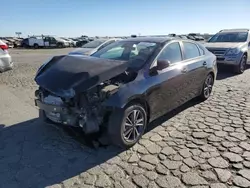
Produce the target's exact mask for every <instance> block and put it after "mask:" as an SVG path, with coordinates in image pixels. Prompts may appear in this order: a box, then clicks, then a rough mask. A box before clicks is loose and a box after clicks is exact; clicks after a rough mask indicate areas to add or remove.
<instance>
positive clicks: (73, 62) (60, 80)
mask: <svg viewBox="0 0 250 188" xmlns="http://www.w3.org/2000/svg"><path fill="white" fill-rule="evenodd" d="M127 67H128V63H127V62H125V61H116V60H109V59H101V58H95V57H90V56H74V55H72V56H71V55H68V56H55V57H53V58H52V59H51V60H50V61H49V62H48V63H46V64H44V65H43V66H42V67H41V68H40V69H39V70H38V72H37V75H36V77H35V81H36V83H37V84H38V85H39V86H40V87H42V88H44V89H46V90H48V91H50V92H51V93H53V94H55V95H57V96H60V97H64V98H72V97H74V95H75V94H77V93H81V92H84V91H86V90H88V89H90V88H92V87H94V86H96V85H98V84H100V83H101V82H104V81H106V80H108V79H111V78H113V77H115V76H117V75H119V74H121V73H123V72H124V71H126V69H127Z"/></svg>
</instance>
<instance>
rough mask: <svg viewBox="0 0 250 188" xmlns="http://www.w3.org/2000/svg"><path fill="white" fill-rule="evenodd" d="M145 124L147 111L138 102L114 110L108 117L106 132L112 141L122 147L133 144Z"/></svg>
mask: <svg viewBox="0 0 250 188" xmlns="http://www.w3.org/2000/svg"><path fill="white" fill-rule="evenodd" d="M146 126H147V113H146V111H145V109H144V107H143V106H142V105H140V104H132V105H129V106H128V107H126V108H125V109H121V110H120V111H115V112H113V114H112V115H111V117H110V119H109V128H108V133H109V136H110V138H111V140H112V143H113V144H115V145H118V146H120V147H122V148H129V147H131V146H133V145H134V144H135V143H137V142H138V140H139V139H140V138H141V137H142V135H143V133H144V131H145V128H146Z"/></svg>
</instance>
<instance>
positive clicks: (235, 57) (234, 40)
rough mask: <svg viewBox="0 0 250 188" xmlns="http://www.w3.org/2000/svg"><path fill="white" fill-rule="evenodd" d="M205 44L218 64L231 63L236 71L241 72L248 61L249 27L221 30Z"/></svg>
mask: <svg viewBox="0 0 250 188" xmlns="http://www.w3.org/2000/svg"><path fill="white" fill-rule="evenodd" d="M205 46H206V48H207V49H208V50H209V51H210V52H212V53H213V54H215V55H216V57H217V63H218V65H219V64H226V65H232V66H233V67H234V69H235V71H236V72H237V73H243V72H244V70H245V69H246V64H247V63H248V62H249V61H250V31H249V29H227V30H221V31H220V32H219V33H217V34H215V35H214V36H213V37H212V38H210V40H209V41H208V43H206V44H205Z"/></svg>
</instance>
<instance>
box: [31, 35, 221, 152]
mask: <svg viewBox="0 0 250 188" xmlns="http://www.w3.org/2000/svg"><path fill="white" fill-rule="evenodd" d="M216 75H217V65H216V57H215V56H214V55H213V54H212V53H210V52H209V51H208V50H207V49H206V48H204V47H203V46H202V45H201V44H199V43H196V42H194V41H189V40H183V39H176V38H160V37H150V38H147V37H145V38H144V37H138V38H131V39H126V40H122V41H118V42H115V43H113V44H110V45H108V46H106V47H105V48H103V49H101V50H100V51H97V52H96V53H94V54H93V55H91V56H83V55H65V56H56V57H53V58H52V59H51V60H50V61H49V62H47V63H45V64H44V65H42V67H41V68H40V69H39V70H38V72H37V75H36V77H35V81H36V83H37V84H38V85H39V89H38V90H37V91H36V93H35V95H36V100H35V103H36V105H37V106H38V107H39V111H40V113H39V114H40V116H41V118H43V119H44V120H46V121H47V122H50V123H55V124H64V125H67V126H77V127H81V128H82V129H83V131H84V132H85V133H94V132H99V131H100V130H104V131H105V132H106V133H107V134H108V135H109V138H110V139H112V142H113V143H114V144H116V145H119V146H121V147H130V146H132V145H134V144H135V143H136V142H137V141H138V140H139V139H140V138H141V136H142V135H143V133H144V131H145V128H146V127H147V125H148V124H149V122H151V121H152V120H154V119H156V118H158V117H160V116H162V115H164V114H165V113H167V112H169V111H171V110H173V109H174V108H177V107H178V106H180V105H182V104H184V103H185V102H187V101H189V100H190V99H192V98H195V97H197V96H199V97H200V98H202V99H203V100H206V99H207V98H209V96H210V94H211V92H212V87H213V84H214V80H215V78H216Z"/></svg>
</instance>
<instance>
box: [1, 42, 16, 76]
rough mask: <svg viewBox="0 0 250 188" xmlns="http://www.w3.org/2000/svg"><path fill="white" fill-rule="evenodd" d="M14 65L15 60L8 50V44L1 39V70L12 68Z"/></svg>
mask: <svg viewBox="0 0 250 188" xmlns="http://www.w3.org/2000/svg"><path fill="white" fill-rule="evenodd" d="M12 67H13V62H12V59H11V56H10V54H9V52H8V45H7V44H5V43H4V42H3V41H1V40H0V72H3V71H6V70H10V69H12Z"/></svg>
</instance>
